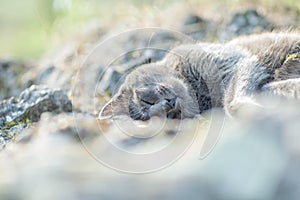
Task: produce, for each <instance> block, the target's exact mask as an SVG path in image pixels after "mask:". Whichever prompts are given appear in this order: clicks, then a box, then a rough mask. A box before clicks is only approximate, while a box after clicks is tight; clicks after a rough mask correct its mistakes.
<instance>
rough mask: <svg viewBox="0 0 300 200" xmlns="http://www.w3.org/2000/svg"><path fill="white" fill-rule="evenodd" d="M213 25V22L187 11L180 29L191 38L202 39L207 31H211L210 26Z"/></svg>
mask: <svg viewBox="0 0 300 200" xmlns="http://www.w3.org/2000/svg"><path fill="white" fill-rule="evenodd" d="M213 26H214V23H213V22H212V21H209V20H206V19H203V18H202V17H200V16H198V15H196V14H192V13H189V14H187V15H186V16H185V17H184V19H183V22H182V27H181V30H182V32H184V33H185V34H187V35H189V36H191V37H192V38H193V39H196V40H202V39H204V38H205V37H206V36H207V34H208V33H209V32H212V30H211V28H212V27H213Z"/></svg>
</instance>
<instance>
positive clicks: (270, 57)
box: [99, 32, 300, 121]
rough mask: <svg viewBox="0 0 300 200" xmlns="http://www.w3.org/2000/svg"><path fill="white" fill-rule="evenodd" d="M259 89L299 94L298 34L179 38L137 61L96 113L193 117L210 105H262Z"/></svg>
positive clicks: (230, 110)
mask: <svg viewBox="0 0 300 200" xmlns="http://www.w3.org/2000/svg"><path fill="white" fill-rule="evenodd" d="M257 95H276V96H281V97H284V98H288V99H296V100H300V34H297V33H283V32H280V33H262V34H256V35H248V36H240V37H238V38H236V39H233V40H231V41H228V42H226V43H205V42H200V43H197V44H183V45H180V46H178V47H175V48H174V49H172V50H171V51H170V52H169V53H168V54H167V55H166V56H165V58H164V59H163V60H161V61H159V62H155V63H149V64H144V65H141V66H140V67H137V68H136V69H134V70H133V71H132V72H130V73H129V74H128V75H127V76H126V78H125V80H124V82H123V84H122V85H121V86H120V87H119V90H118V92H117V93H116V94H115V95H114V96H113V97H112V99H111V100H110V101H109V102H108V103H107V104H106V105H105V106H104V107H103V108H102V110H101V112H100V114H99V118H100V119H107V118H111V117H113V116H120V115H128V116H130V117H131V118H132V119H134V120H143V121H145V120H149V119H150V118H151V117H152V116H159V117H167V118H170V119H183V118H193V117H195V116H199V115H201V114H202V113H203V112H205V111H207V110H209V109H211V108H214V107H221V108H224V110H225V112H226V114H227V115H229V116H233V117H234V116H236V115H238V113H239V111H240V110H241V109H243V108H248V107H250V108H251V107H253V106H254V107H262V106H263V105H261V104H260V103H259V101H258V98H257Z"/></svg>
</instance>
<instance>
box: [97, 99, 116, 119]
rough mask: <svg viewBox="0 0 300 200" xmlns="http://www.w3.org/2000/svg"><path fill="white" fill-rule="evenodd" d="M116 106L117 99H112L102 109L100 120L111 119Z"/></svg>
mask: <svg viewBox="0 0 300 200" xmlns="http://www.w3.org/2000/svg"><path fill="white" fill-rule="evenodd" d="M114 106H116V101H115V100H114V99H111V100H110V101H109V102H107V103H106V104H105V105H104V106H103V108H102V109H101V111H100V113H99V116H98V118H99V119H100V120H105V119H111V118H112V117H113V107H114Z"/></svg>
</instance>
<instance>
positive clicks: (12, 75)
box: [0, 60, 25, 100]
mask: <svg viewBox="0 0 300 200" xmlns="http://www.w3.org/2000/svg"><path fill="white" fill-rule="evenodd" d="M24 68H25V66H24V64H21V63H16V62H14V61H12V60H0V100H2V99H5V98H9V97H11V96H14V95H17V94H19V93H20V92H21V88H22V85H23V84H22V83H20V79H19V76H20V74H22V71H23V70H24Z"/></svg>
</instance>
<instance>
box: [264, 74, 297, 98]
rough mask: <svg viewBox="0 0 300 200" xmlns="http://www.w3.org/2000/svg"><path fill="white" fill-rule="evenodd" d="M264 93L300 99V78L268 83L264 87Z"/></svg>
mask: <svg viewBox="0 0 300 200" xmlns="http://www.w3.org/2000/svg"><path fill="white" fill-rule="evenodd" d="M262 92H263V94H264V95H275V96H279V97H283V98H287V99H293V100H298V101H300V78H294V79H287V80H283V81H275V82H271V83H268V84H266V85H264V86H263V87H262Z"/></svg>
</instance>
